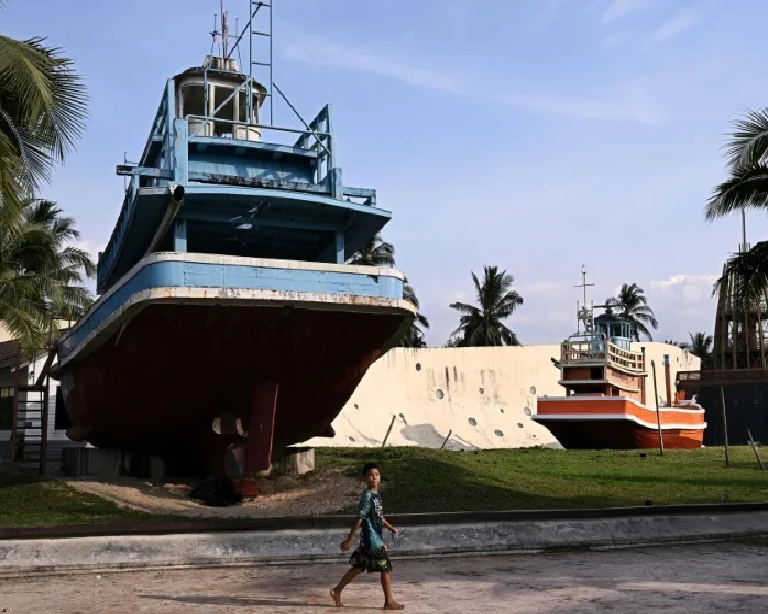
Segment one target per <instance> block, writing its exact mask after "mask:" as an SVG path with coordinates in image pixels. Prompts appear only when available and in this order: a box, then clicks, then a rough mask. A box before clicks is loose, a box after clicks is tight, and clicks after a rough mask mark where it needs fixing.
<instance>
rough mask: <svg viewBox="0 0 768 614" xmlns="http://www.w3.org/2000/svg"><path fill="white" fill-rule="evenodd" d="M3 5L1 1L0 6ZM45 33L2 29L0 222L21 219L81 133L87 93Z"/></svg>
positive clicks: (1, 223)
mask: <svg viewBox="0 0 768 614" xmlns="http://www.w3.org/2000/svg"><path fill="white" fill-rule="evenodd" d="M0 8H2V7H0ZM44 43H45V39H44V38H39V37H38V38H33V39H29V40H26V41H19V40H15V39H13V38H10V37H8V36H2V35H0V225H3V226H9V225H12V224H18V223H20V221H21V219H20V213H21V211H22V209H23V208H24V201H25V199H27V198H30V197H31V196H32V194H33V193H34V192H35V191H36V190H37V189H38V188H39V186H40V185H41V183H42V182H44V181H47V180H48V179H49V177H50V172H51V169H52V167H53V164H54V163H55V162H63V161H64V160H65V158H66V156H67V154H68V153H69V152H70V151H71V149H72V147H73V145H74V143H75V141H76V140H77V138H78V137H79V136H80V135H81V133H82V131H83V129H84V125H85V119H86V104H87V95H86V91H85V85H84V83H83V81H82V79H81V78H80V77H79V76H78V75H77V74H76V73H75V72H74V71H73V69H72V61H71V60H69V59H67V58H65V57H63V56H62V55H61V50H60V49H58V48H55V47H49V46H47V45H45V44H44Z"/></svg>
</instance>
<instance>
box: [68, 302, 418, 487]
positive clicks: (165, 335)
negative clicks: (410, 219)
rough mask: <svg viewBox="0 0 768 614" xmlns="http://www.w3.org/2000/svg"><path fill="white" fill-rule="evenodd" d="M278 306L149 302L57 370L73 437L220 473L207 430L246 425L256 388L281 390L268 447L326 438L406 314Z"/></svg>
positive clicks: (223, 445)
mask: <svg viewBox="0 0 768 614" xmlns="http://www.w3.org/2000/svg"><path fill="white" fill-rule="evenodd" d="M182 290H184V291H190V290H191V289H182ZM199 294H202V293H199ZM287 306H288V305H286V303H285V302H276V303H275V304H274V306H270V304H269V303H267V302H264V301H256V300H252V299H248V300H243V301H242V302H241V303H240V304H237V302H236V301H230V302H226V301H222V302H221V303H220V304H218V305H216V306H213V304H212V301H210V302H208V303H206V302H205V301H204V300H203V299H198V300H196V301H194V300H193V301H186V302H185V301H182V300H179V299H178V298H175V299H174V298H173V297H171V298H168V299H166V300H159V301H153V300H149V301H147V303H146V305H145V306H144V308H143V309H139V310H136V311H133V312H132V313H131V314H130V318H129V319H127V320H124V321H123V322H124V323H125V324H126V325H125V326H124V327H123V326H121V325H120V324H119V322H116V323H115V325H113V326H106V327H105V328H104V329H103V330H102V331H101V333H102V337H101V338H94V339H93V340H92V341H91V342H90V343H89V345H88V346H87V347H85V348H84V349H83V350H82V351H81V352H80V353H79V354H80V355H79V356H75V358H76V360H74V361H72V362H71V363H69V362H65V363H64V364H63V366H62V367H61V369H62V371H63V373H62V375H61V377H62V387H63V390H64V394H65V399H66V408H67V413H68V415H69V417H70V419H71V421H72V423H73V424H74V428H73V429H72V431H71V432H72V433H73V436H77V437H80V438H82V439H85V440H87V441H89V442H90V443H92V444H93V445H95V446H97V447H104V448H112V447H114V448H121V449H135V450H144V451H148V452H150V453H154V454H159V455H161V456H163V457H165V458H166V459H168V460H169V461H172V460H174V459H175V460H178V461H180V462H185V463H190V464H189V465H185V466H186V467H187V469H188V470H189V471H190V472H196V471H201V470H202V471H204V472H206V473H209V472H210V473H221V472H223V471H224V459H225V453H226V450H227V448H228V446H229V445H230V444H231V443H233V437H235V436H224V435H217V434H216V433H215V432H214V431H213V420H214V418H216V417H217V416H218V415H219V414H221V413H222V412H224V411H226V412H228V413H232V414H233V415H234V416H235V417H239V418H242V419H244V420H247V419H248V417H249V416H250V413H251V408H252V406H253V395H254V386H255V385H256V384H257V383H259V382H261V383H267V382H275V383H276V384H277V385H278V386H279V394H278V398H277V409H276V413H275V424H274V441H275V442H276V445H278V446H280V445H290V444H293V443H297V442H298V441H301V440H304V439H308V438H309V437H311V436H313V435H316V434H319V433H323V432H327V431H328V427H329V426H330V423H331V421H332V420H333V419H334V418H335V417H336V415H337V414H338V412H339V411H340V410H341V408H342V407H343V405H344V403H345V402H346V401H347V399H348V398H349V396H350V395H351V394H352V392H353V391H354V390H355V388H356V387H357V385H358V383H359V382H360V379H361V378H362V377H363V374H364V373H365V371H366V370H367V369H368V367H369V366H370V365H371V363H373V362H374V361H375V360H376V359H377V358H378V357H379V355H380V354H381V352H382V351H384V350H385V349H386V348H387V346H388V345H391V344H392V343H393V342H394V340H395V339H396V338H397V336H398V334H401V333H402V327H403V326H404V325H407V324H408V323H409V322H410V320H411V318H412V312H410V311H409V310H407V309H406V308H405V307H404V306H403V307H399V308H398V307H394V308H393V307H390V308H388V309H379V310H376V309H372V308H371V307H370V306H366V307H365V308H364V309H359V310H354V309H352V308H351V307H350V306H348V305H346V309H345V310H334V309H330V308H328V306H327V305H323V304H317V305H314V306H312V305H304V304H303V303H297V302H294V303H293V308H292V309H291V308H288V309H286V307H287ZM342 307H344V306H342ZM121 329H124V330H123V331H122V333H121ZM203 331H209V332H208V333H207V334H202V332H203ZM68 374H69V375H68Z"/></svg>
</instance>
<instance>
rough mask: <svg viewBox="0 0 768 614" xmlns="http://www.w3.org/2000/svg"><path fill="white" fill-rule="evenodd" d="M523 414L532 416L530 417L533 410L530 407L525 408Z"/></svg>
mask: <svg viewBox="0 0 768 614" xmlns="http://www.w3.org/2000/svg"><path fill="white" fill-rule="evenodd" d="M523 413H524V414H525V415H526V416H530V415H531V408H530V407H524V408H523Z"/></svg>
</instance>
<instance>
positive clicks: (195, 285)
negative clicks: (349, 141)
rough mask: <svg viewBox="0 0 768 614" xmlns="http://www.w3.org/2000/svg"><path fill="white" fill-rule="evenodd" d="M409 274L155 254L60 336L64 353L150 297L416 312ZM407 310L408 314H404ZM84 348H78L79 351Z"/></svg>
mask: <svg viewBox="0 0 768 614" xmlns="http://www.w3.org/2000/svg"><path fill="white" fill-rule="evenodd" d="M402 295H403V274H402V273H400V272H399V271H395V270H393V269H386V268H376V267H365V266H352V265H328V264H322V263H310V262H286V261H277V260H259V259H254V258H237V257H233V256H223V255H207V254H178V253H161V254H153V255H151V256H148V257H146V258H144V259H143V260H142V261H141V262H139V263H138V264H137V265H136V266H134V268H133V269H132V271H131V272H130V273H129V274H127V275H125V277H124V278H123V280H121V282H120V284H118V285H116V286H114V287H113V288H112V289H111V290H110V291H109V292H108V293H106V294H105V295H103V296H102V297H101V298H100V299H99V300H98V301H97V302H96V303H95V304H94V305H93V306H92V307H91V309H90V310H89V311H88V313H87V314H86V315H85V316H84V317H83V318H82V319H81V320H80V321H79V322H78V323H77V324H76V325H75V327H74V328H73V329H72V330H71V331H70V332H69V333H67V334H66V335H65V336H64V337H62V339H61V340H60V341H59V359H60V360H61V361H62V363H64V362H66V361H68V360H70V359H71V358H72V354H73V353H75V352H76V348H82V347H84V346H85V345H87V341H88V340H89V339H90V338H91V337H92V336H93V335H94V334H95V333H96V332H97V331H98V330H101V329H102V328H103V327H104V325H105V323H106V322H108V321H114V320H115V319H116V318H117V317H118V316H120V315H122V314H123V313H124V312H125V311H126V310H127V309H128V307H129V306H131V305H134V304H136V303H137V302H141V301H149V300H161V299H168V300H181V299H189V300H207V301H248V300H250V301H265V300H266V301H271V302H272V303H274V302H279V301H284V302H292V303H307V304H317V303H321V304H328V305H329V306H330V305H336V306H337V307H343V306H345V305H347V306H349V307H350V308H354V309H360V308H361V307H371V308H395V309H401V310H403V312H407V313H411V314H412V313H413V307H412V305H411V304H410V303H407V302H405V301H403V300H402ZM404 315H405V313H404ZM78 351H79V350H78Z"/></svg>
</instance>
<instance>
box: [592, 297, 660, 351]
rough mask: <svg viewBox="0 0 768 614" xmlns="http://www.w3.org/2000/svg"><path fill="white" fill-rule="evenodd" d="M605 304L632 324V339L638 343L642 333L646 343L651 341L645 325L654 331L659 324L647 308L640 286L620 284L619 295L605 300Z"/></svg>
mask: <svg viewBox="0 0 768 614" xmlns="http://www.w3.org/2000/svg"><path fill="white" fill-rule="evenodd" d="M605 304H606V305H611V306H613V307H619V308H620V309H621V313H620V315H621V316H622V317H623V318H626V319H627V320H629V322H630V323H631V324H632V339H634V340H635V341H640V334H641V333H642V334H643V335H645V336H646V337H647V338H648V341H651V340H652V338H651V333H650V331H649V330H648V327H647V326H646V324H647V325H649V326H651V327H652V328H654V329H655V328H658V326H659V323H658V321H657V320H656V316H655V315H654V313H653V309H651V308H650V307H649V306H648V299H647V298H645V291H644V290H643V289H642V288H641V287H640V286H638V285H637V284H636V283H633V284H632V285H629V284H622V285H621V290H619V294H618V295H617V296H615V297H610V298H608V299H606V301H605Z"/></svg>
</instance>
